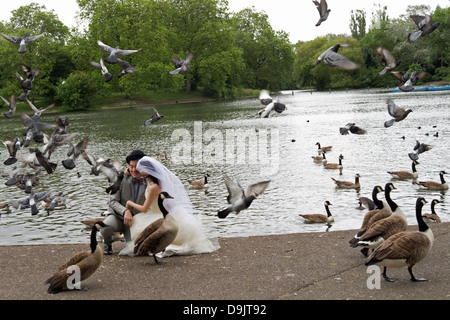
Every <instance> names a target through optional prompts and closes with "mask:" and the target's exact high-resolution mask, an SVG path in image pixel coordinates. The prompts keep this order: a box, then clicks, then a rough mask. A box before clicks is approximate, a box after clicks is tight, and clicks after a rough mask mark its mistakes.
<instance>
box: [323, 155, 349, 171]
mask: <svg viewBox="0 0 450 320" xmlns="http://www.w3.org/2000/svg"><path fill="white" fill-rule="evenodd" d="M342 159H344V156H343V155H342V154H340V155H339V163H325V164H324V165H323V167H324V168H325V169H339V170H342V168H343V166H342Z"/></svg>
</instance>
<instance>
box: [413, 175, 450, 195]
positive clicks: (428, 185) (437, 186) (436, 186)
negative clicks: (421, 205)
mask: <svg viewBox="0 0 450 320" xmlns="http://www.w3.org/2000/svg"><path fill="white" fill-rule="evenodd" d="M446 173H447V172H445V171H441V172H439V178H440V179H441V182H440V183H439V182H435V181H419V182H417V184H419V185H420V186H422V187H424V188H425V189H428V190H447V189H448V184H447V182H446V181H445V179H444V174H446Z"/></svg>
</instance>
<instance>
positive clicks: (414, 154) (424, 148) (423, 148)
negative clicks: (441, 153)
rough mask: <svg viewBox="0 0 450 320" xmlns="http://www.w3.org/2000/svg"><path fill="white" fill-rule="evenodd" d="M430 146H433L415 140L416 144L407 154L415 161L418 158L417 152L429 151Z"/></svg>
mask: <svg viewBox="0 0 450 320" xmlns="http://www.w3.org/2000/svg"><path fill="white" fill-rule="evenodd" d="M432 148H433V146H431V145H429V144H426V143H420V142H419V141H417V140H416V145H415V146H414V152H411V153H408V156H409V158H410V159H411V160H413V161H417V160H419V154H421V153H424V152H426V151H429V150H431V149H432Z"/></svg>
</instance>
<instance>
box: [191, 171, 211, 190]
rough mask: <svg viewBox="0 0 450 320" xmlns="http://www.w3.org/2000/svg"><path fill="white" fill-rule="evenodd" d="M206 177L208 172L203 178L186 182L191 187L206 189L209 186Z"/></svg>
mask: <svg viewBox="0 0 450 320" xmlns="http://www.w3.org/2000/svg"><path fill="white" fill-rule="evenodd" d="M208 177H209V174H208V173H206V174H205V176H204V180H194V181H193V180H188V182H189V185H190V186H191V188H192V189H207V188H209V183H208Z"/></svg>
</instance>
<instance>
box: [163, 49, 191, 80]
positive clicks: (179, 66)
mask: <svg viewBox="0 0 450 320" xmlns="http://www.w3.org/2000/svg"><path fill="white" fill-rule="evenodd" d="M171 58H172V61H173V64H174V66H175V70H173V71H170V72H169V74H170V75H172V76H173V75H176V74H186V73H188V72H189V71H190V70H191V67H192V66H190V65H189V63H190V62H191V61H192V58H194V54H193V53H192V52H189V53H188V55H187V57H186V60H184V59H181V58H178V57H171Z"/></svg>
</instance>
